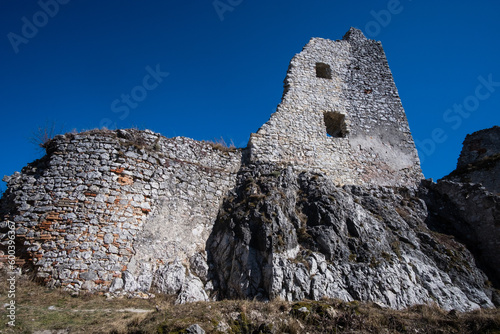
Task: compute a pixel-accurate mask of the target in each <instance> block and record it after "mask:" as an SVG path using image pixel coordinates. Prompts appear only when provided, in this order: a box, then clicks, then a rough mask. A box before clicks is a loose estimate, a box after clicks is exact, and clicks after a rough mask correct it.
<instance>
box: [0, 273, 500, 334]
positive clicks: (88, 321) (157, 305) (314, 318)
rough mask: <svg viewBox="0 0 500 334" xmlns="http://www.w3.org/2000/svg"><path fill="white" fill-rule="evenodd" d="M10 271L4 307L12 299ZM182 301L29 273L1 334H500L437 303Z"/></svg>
mask: <svg viewBox="0 0 500 334" xmlns="http://www.w3.org/2000/svg"><path fill="white" fill-rule="evenodd" d="M7 291H8V286H7V281H6V276H5V273H2V276H1V284H0V303H1V304H2V305H4V304H5V303H7V302H8V299H7V293H6V292H7ZM174 300H175V297H169V296H157V297H156V298H152V299H127V298H116V299H106V297H105V296H103V295H86V294H81V295H80V296H78V297H72V296H71V295H70V294H69V293H67V292H63V291H61V290H59V289H55V290H50V289H47V288H44V287H41V286H39V285H38V284H35V283H34V282H32V281H30V280H29V279H27V278H26V277H25V276H23V277H20V278H18V281H17V287H16V305H17V310H16V326H15V327H9V326H8V325H7V324H6V323H7V318H6V310H5V308H4V309H2V311H1V314H0V316H1V318H2V321H1V322H0V331H1V332H2V333H34V332H36V331H42V330H50V331H53V332H55V331H58V333H117V334H118V333H187V330H186V329H187V328H188V327H190V326H192V325H194V324H198V325H199V326H200V327H201V328H202V329H203V330H204V331H205V332H206V333H424V332H425V333H440V334H447V333H484V334H487V333H491V334H493V333H500V311H499V310H498V309H492V310H484V309H483V310H477V311H473V312H469V313H461V312H457V311H455V310H452V311H450V312H446V311H443V310H442V309H439V308H438V307H436V306H423V305H418V306H413V307H410V308H408V309H405V310H399V311H397V310H392V309H389V308H382V307H380V306H379V305H377V304H373V303H361V302H343V301H339V300H332V299H323V300H320V301H310V300H304V301H301V302H286V301H283V300H279V299H278V300H274V301H272V302H266V303H264V302H258V301H249V300H225V301H219V302H198V303H188V304H183V305H176V304H174Z"/></svg>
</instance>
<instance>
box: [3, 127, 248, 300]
mask: <svg viewBox="0 0 500 334" xmlns="http://www.w3.org/2000/svg"><path fill="white" fill-rule="evenodd" d="M47 153H48V154H47V155H46V156H45V157H44V158H42V159H40V160H37V161H35V162H33V163H31V164H30V165H28V166H27V167H25V168H24V169H23V171H22V173H16V174H14V175H13V176H12V177H7V178H5V181H7V183H8V190H7V192H6V193H5V195H4V198H3V199H2V214H3V215H4V216H3V217H2V220H3V221H2V227H3V228H5V227H6V225H7V224H8V222H9V221H14V222H15V224H16V240H17V242H18V244H19V245H18V247H19V248H18V254H22V256H23V257H24V260H25V261H26V264H31V263H32V264H33V265H34V266H35V267H36V269H37V276H38V277H39V278H42V279H44V280H45V282H47V283H48V284H49V285H53V286H64V287H66V288H68V289H74V290H79V289H88V290H107V289H108V288H109V287H110V285H111V284H112V282H114V284H115V289H120V288H126V289H128V290H129V291H134V290H141V291H148V290H149V288H150V287H151V281H152V275H153V273H154V272H155V271H157V270H158V269H159V268H161V267H162V266H165V265H166V264H168V263H170V262H173V261H174V260H177V261H178V262H179V261H180V262H182V261H183V262H184V264H185V265H187V266H188V267H189V258H190V257H192V256H193V255H194V254H195V253H197V252H198V253H201V254H203V252H204V248H205V240H206V239H207V238H208V234H209V233H210V231H211V228H212V225H213V223H214V220H215V218H216V215H217V212H218V208H219V205H220V201H221V198H222V196H223V195H224V194H225V193H226V192H227V191H228V189H230V188H232V187H233V186H234V182H235V174H236V172H237V171H238V169H239V166H240V159H241V152H240V151H237V150H221V149H217V148H214V145H211V144H209V143H204V142H197V141H195V140H192V139H188V138H180V137H177V138H172V139H167V138H165V137H162V136H160V135H158V134H155V133H153V132H151V131H149V130H146V131H136V130H127V131H124V130H118V131H91V132H86V133H81V134H74V135H73V134H66V135H64V136H57V137H56V138H54V140H52V142H51V143H50V144H49V146H48V147H47ZM183 270H185V269H184V268H183ZM140 275H142V280H139V277H140ZM144 275H149V276H147V277H144ZM123 280H125V281H123ZM127 281H128V282H127ZM138 281H140V282H141V284H139V283H137V282H138ZM120 283H121V284H120ZM124 283H127V285H126V286H125V284H124ZM136 283H137V284H136Z"/></svg>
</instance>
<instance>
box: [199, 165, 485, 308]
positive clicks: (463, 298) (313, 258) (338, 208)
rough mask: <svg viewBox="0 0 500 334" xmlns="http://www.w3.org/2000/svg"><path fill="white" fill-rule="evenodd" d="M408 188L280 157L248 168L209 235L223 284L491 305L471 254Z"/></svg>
mask: <svg viewBox="0 0 500 334" xmlns="http://www.w3.org/2000/svg"><path fill="white" fill-rule="evenodd" d="M419 195H420V194H419V193H418V192H417V191H415V190H413V189H409V188H390V187H367V186H343V187H339V186H336V185H334V184H333V183H332V181H330V180H329V179H328V178H326V177H325V176H324V175H321V174H313V173H307V172H304V173H300V174H296V173H294V172H293V171H292V170H291V169H290V168H289V169H276V168H275V167H274V166H272V165H260V166H254V167H253V168H248V169H245V170H242V171H241V172H240V175H239V176H238V185H237V187H236V188H235V189H234V190H233V191H232V192H231V194H230V195H229V196H228V198H226V200H225V201H224V204H223V205H222V208H221V210H220V212H219V217H218V219H217V222H216V224H215V226H214V229H213V232H212V235H211V237H210V239H209V241H208V251H209V259H210V263H212V265H213V266H212V268H211V272H212V275H213V277H214V281H215V286H216V291H219V292H220V294H221V297H227V298H254V297H257V298H263V299H267V298H276V297H281V298H283V299H286V300H300V299H304V298H308V299H315V300H319V299H321V298H322V297H329V298H340V299H343V300H364V301H375V302H378V303H380V304H382V305H387V306H390V307H393V308H403V307H407V306H410V305H413V304H421V303H428V302H429V301H431V300H432V301H435V302H436V303H437V304H438V305H439V306H441V307H443V308H445V309H452V308H455V309H459V310H469V309H473V308H477V307H491V306H493V304H492V302H491V292H488V290H489V288H488V287H487V286H486V285H485V282H486V281H487V278H486V276H485V275H484V274H483V273H482V272H481V271H480V270H479V269H477V268H476V266H475V264H474V258H473V256H472V254H471V253H470V252H469V251H468V250H467V249H466V248H465V247H464V246H463V245H462V244H460V243H458V242H456V241H455V240H454V239H453V238H451V237H450V236H447V235H444V234H440V233H437V232H433V231H432V230H430V229H429V228H428V227H427V220H428V219H429V218H430V217H429V213H428V210H427V207H426V204H425V202H424V201H423V200H422V199H421V198H420V197H419Z"/></svg>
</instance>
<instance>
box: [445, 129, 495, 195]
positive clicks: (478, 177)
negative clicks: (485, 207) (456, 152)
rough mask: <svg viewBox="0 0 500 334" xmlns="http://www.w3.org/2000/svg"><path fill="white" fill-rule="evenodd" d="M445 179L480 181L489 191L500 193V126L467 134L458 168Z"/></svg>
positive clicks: (466, 181)
mask: <svg viewBox="0 0 500 334" xmlns="http://www.w3.org/2000/svg"><path fill="white" fill-rule="evenodd" d="M444 179H446V180H449V181H456V182H462V183H464V182H465V183H480V184H482V185H483V187H485V188H486V189H487V190H488V191H490V192H492V193H496V194H500V127H498V126H494V127H492V128H489V129H484V130H481V131H477V132H474V133H473V134H470V135H467V137H466V138H465V140H464V143H463V148H462V152H461V153H460V157H459V159H458V163H457V169H456V170H455V171H454V172H453V173H451V174H450V175H448V176H446V177H445V178H444Z"/></svg>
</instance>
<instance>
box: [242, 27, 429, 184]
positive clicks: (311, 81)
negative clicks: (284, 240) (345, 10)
mask: <svg viewBox="0 0 500 334" xmlns="http://www.w3.org/2000/svg"><path fill="white" fill-rule="evenodd" d="M249 150H250V152H249V154H250V160H251V161H253V162H257V163H258V162H269V163H277V164H280V165H285V166H286V165H291V166H292V167H293V168H294V169H295V170H297V171H300V170H303V171H315V172H320V173H324V174H326V175H329V176H330V178H331V179H332V180H333V181H334V182H335V183H337V184H360V185H361V184H371V185H387V186H396V185H404V186H415V185H416V184H418V183H419V181H420V180H421V179H422V173H421V169H420V163H419V159H418V155H417V151H416V149H415V144H414V142H413V139H412V136H411V133H410V129H409V127H408V122H407V119H406V116H405V113H404V110H403V107H402V105H401V101H400V98H399V95H398V91H397V89H396V86H395V84H394V81H393V78H392V74H391V71H390V69H389V66H388V64H387V59H386V57H385V54H384V51H383V49H382V45H381V43H380V42H377V41H373V40H368V39H366V37H365V36H364V35H363V33H362V32H361V31H360V30H357V29H354V28H351V30H349V31H348V32H347V34H346V35H345V36H344V39H343V40H341V41H331V40H326V39H321V38H313V39H311V41H310V42H309V43H308V44H307V45H306V46H305V47H304V49H303V50H302V52H301V53H299V54H297V55H296V56H295V57H293V59H292V61H291V63H290V66H289V68H288V73H287V76H286V79H285V90H284V94H283V99H282V102H281V104H280V105H279V106H278V109H277V111H276V113H274V114H273V115H272V116H271V119H270V120H269V121H268V122H267V123H266V124H264V125H263V126H262V127H261V128H260V129H259V131H257V133H255V134H252V135H251V138H250V142H249Z"/></svg>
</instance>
